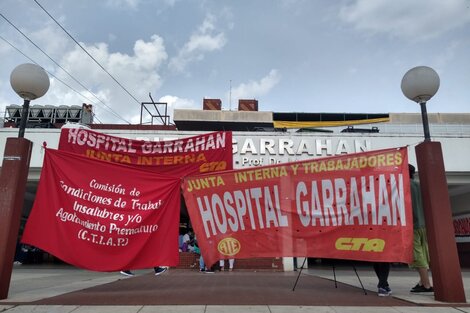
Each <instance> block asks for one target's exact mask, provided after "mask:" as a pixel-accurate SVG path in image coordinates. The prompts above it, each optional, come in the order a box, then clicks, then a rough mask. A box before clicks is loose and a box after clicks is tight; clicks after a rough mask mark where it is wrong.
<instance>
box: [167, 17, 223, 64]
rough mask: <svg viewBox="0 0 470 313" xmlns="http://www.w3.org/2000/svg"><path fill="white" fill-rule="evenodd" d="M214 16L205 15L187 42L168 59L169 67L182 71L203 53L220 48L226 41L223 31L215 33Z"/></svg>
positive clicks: (201, 56)
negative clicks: (174, 55)
mask: <svg viewBox="0 0 470 313" xmlns="http://www.w3.org/2000/svg"><path fill="white" fill-rule="evenodd" d="M214 22H215V17H214V16H213V15H207V16H206V18H205V20H204V21H203V23H202V25H201V26H199V28H198V30H197V31H196V32H195V33H194V34H192V35H191V37H190V38H189V40H188V42H187V43H186V44H184V46H183V47H182V48H181V49H180V51H179V52H178V55H177V56H176V57H174V58H172V59H171V60H170V63H169V67H170V69H172V70H174V71H176V72H183V71H184V70H185V68H186V66H187V65H188V64H189V63H191V62H194V61H200V60H203V59H204V56H205V53H207V52H212V51H217V50H220V49H222V48H223V47H224V46H225V44H226V43H227V39H226V37H225V34H224V33H223V32H219V33H217V34H214V33H215V26H214Z"/></svg>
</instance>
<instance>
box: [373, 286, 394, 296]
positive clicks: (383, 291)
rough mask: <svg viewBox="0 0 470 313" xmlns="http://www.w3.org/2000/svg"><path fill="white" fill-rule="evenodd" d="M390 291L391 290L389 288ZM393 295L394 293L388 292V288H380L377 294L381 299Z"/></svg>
mask: <svg viewBox="0 0 470 313" xmlns="http://www.w3.org/2000/svg"><path fill="white" fill-rule="evenodd" d="M388 289H390V288H388ZM391 294H392V291H391V290H390V291H388V290H387V289H386V288H379V290H378V292H377V295H378V296H379V297H388V296H390V295H391Z"/></svg>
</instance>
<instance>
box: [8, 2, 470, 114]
mask: <svg viewBox="0 0 470 313" xmlns="http://www.w3.org/2000/svg"><path fill="white" fill-rule="evenodd" d="M38 3H39V4H40V5H41V6H42V7H43V8H44V9H45V10H46V11H47V12H49V14H50V15H51V16H52V17H54V18H55V19H56V20H57V21H58V22H59V23H60V25H62V26H63V27H64V28H65V29H66V30H67V32H69V34H70V35H72V36H73V38H74V39H75V40H77V41H78V42H79V43H80V44H81V45H82V47H84V48H85V49H86V51H87V52H88V53H89V54H91V55H92V56H93V57H94V58H95V59H96V60H97V61H98V62H99V63H100V64H101V65H102V66H103V67H104V68H105V69H106V70H107V71H108V72H109V73H110V74H111V75H112V76H113V77H114V78H115V79H116V80H117V81H118V82H119V83H120V84H121V85H122V86H124V87H125V89H126V90H127V92H126V91H125V90H124V89H123V88H121V87H120V86H119V85H118V84H117V83H116V82H115V81H114V80H113V79H112V78H111V77H110V76H109V75H108V74H107V73H106V72H105V71H103V70H102V69H101V68H100V67H99V66H98V65H97V64H96V63H94V62H93V60H92V59H91V58H90V57H89V56H88V55H87V54H86V53H85V52H84V51H83V50H82V49H81V48H80V47H79V46H78V45H77V44H76V43H75V42H74V41H73V40H72V39H71V38H70V37H69V36H68V35H67V34H66V33H65V32H64V31H63V30H62V29H61V28H60V27H59V26H58V25H57V24H56V23H55V22H54V21H53V20H52V19H51V18H50V17H49V16H48V14H47V13H46V12H45V11H44V10H43V9H42V8H41V7H40V6H39V5H38ZM0 13H1V14H2V15H3V17H1V16H0V35H1V38H0V58H1V60H2V63H1V67H0V86H1V92H0V112H2V115H3V111H4V108H5V106H6V105H9V104H11V103H16V104H21V103H22V100H21V99H19V97H18V96H17V95H16V94H15V93H14V92H13V90H12V89H11V86H10V83H9V77H10V73H11V71H12V70H13V69H14V68H15V66H17V65H19V64H21V63H31V60H29V59H28V58H26V57H25V56H23V55H22V54H21V53H19V52H18V51H17V49H19V50H21V51H22V52H23V53H24V54H26V55H27V56H28V57H29V58H31V59H33V60H34V62H36V63H38V64H39V65H41V66H42V67H43V68H45V69H46V70H47V71H48V72H50V73H51V74H53V75H54V76H55V77H54V76H51V77H50V78H51V86H50V89H49V91H48V93H47V94H46V95H45V96H44V97H42V98H40V99H37V100H34V101H33V104H52V105H81V104H82V103H91V104H93V105H94V111H95V114H96V117H97V120H95V121H101V122H103V123H122V122H123V121H124V120H125V121H128V122H130V123H137V122H138V121H139V119H140V105H139V103H140V102H142V101H144V102H148V101H150V98H149V93H151V94H152V97H153V99H154V100H155V101H157V100H158V101H163V102H167V103H168V105H169V109H170V111H172V110H173V109H174V108H193V109H202V99H203V98H219V99H221V100H222V106H223V109H224V110H236V109H237V107H238V99H257V100H258V102H259V110H261V111H273V112H353V113H401V112H416V113H417V112H419V106H418V105H417V104H414V103H413V102H411V101H409V100H408V99H406V98H405V97H404V96H403V94H402V92H401V90H400V83H401V79H402V77H403V75H404V74H405V73H406V71H407V70H409V69H410V68H412V67H415V66H419V65H426V66H430V67H432V68H434V69H435V70H436V71H437V73H438V74H439V76H440V79H441V86H440V89H439V91H438V93H437V94H436V96H435V97H434V98H433V99H431V101H429V102H428V112H431V113H434V112H442V113H444V112H451V113H461V112H469V109H470V0H446V1H442V0H414V1H408V0H395V1H388V0H336V1H319V0H279V1H275V0H255V1H253V0H237V1H226V0H225V1H224V0H159V1H158V0H101V1H96V0H80V1H72V0H68V1H65V0H36V1H35V0H2V1H0ZM7 20H8V21H9V22H8V21H7ZM10 23H11V24H13V25H14V26H16V27H17V28H18V29H20V30H21V32H23V33H24V34H25V35H26V36H27V37H28V38H29V39H30V40H31V41H33V42H34V43H35V44H36V45H37V46H39V47H40V48H41V49H42V50H43V51H45V52H46V53H47V55H48V57H47V56H45V55H44V54H43V53H42V52H41V51H39V50H38V49H37V48H36V47H35V46H34V45H33V44H32V43H31V42H30V41H28V39H26V38H25V37H24V36H23V35H21V34H20V33H19V32H18V31H17V30H16V29H15V28H14V27H13V26H12V25H11V24H10ZM7 42H8V43H7ZM12 45H13V46H14V47H15V48H16V49H15V48H13V47H12ZM51 59H52V60H54V61H55V62H53V61H51ZM55 63H57V64H59V65H60V66H61V67H62V68H64V69H66V70H67V72H68V73H69V74H70V75H71V76H73V78H71V77H70V76H69V75H68V74H67V73H65V72H64V71H63V70H62V69H61V68H60V67H59V66H57V65H56V64H55ZM58 79H60V80H62V81H64V82H66V83H67V84H68V85H69V86H72V87H73V88H74V89H75V90H76V91H78V93H77V92H76V91H73V90H72V89H70V88H69V87H67V86H65V85H64V84H63V83H61V82H60V81H59V80H58ZM77 81H79V82H80V83H77ZM82 85H83V86H85V87H86V89H85V88H83V86H82ZM90 91H91V92H92V93H93V94H91V93H90ZM129 93H130V95H129ZM111 111H112V112H111Z"/></svg>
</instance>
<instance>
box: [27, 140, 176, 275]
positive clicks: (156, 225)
mask: <svg viewBox="0 0 470 313" xmlns="http://www.w3.org/2000/svg"><path fill="white" fill-rule="evenodd" d="M45 151H46V152H45V157H44V165H43V168H42V172H41V179H40V182H39V186H38V190H37V195H36V200H35V203H34V206H33V209H32V211H31V214H30V216H29V218H28V222H27V224H26V228H25V231H24V234H23V238H22V242H23V243H27V244H31V245H33V246H36V247H38V248H40V249H43V250H45V251H47V252H49V253H51V254H53V255H55V256H57V257H58V258H60V259H62V260H63V261H65V262H67V263H70V264H72V265H74V266H77V267H80V268H84V269H89V270H95V271H118V270H122V269H138V268H148V267H153V266H158V265H168V266H175V265H177V264H178V223H179V214H180V178H175V177H171V176H168V175H164V176H162V175H158V174H155V173H152V172H148V171H143V170H140V169H139V168H138V167H136V166H126V165H120V164H115V163H109V162H102V161H97V160H92V159H89V158H86V157H83V156H81V155H78V154H73V153H68V152H63V151H56V150H51V149H45Z"/></svg>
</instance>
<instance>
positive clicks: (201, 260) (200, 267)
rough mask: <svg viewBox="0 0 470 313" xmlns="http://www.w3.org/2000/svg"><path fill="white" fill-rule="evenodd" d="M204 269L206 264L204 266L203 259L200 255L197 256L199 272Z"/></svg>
mask: <svg viewBox="0 0 470 313" xmlns="http://www.w3.org/2000/svg"><path fill="white" fill-rule="evenodd" d="M205 269H206V264H204V259H203V258H202V255H200V256H199V270H200V271H201V272H203V271H205Z"/></svg>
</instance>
